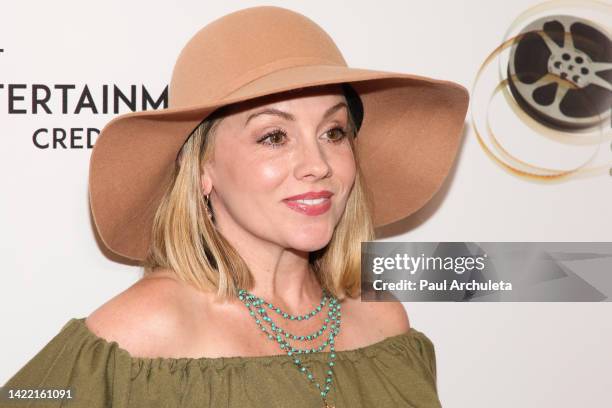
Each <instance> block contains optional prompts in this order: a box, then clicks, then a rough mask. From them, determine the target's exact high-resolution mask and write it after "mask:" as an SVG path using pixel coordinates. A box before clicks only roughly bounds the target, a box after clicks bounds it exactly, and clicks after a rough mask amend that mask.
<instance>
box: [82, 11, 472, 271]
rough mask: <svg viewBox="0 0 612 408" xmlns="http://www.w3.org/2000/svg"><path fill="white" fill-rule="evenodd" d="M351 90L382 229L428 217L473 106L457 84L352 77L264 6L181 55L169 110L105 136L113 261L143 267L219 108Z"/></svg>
mask: <svg viewBox="0 0 612 408" xmlns="http://www.w3.org/2000/svg"><path fill="white" fill-rule="evenodd" d="M325 84H349V85H350V86H351V87H352V89H354V90H355V91H356V93H357V94H358V96H359V97H360V99H361V103H362V106H363V117H362V122H361V127H360V129H359V133H358V137H357V138H356V139H355V145H356V149H357V150H358V154H359V156H360V163H361V169H362V172H363V175H364V181H365V184H366V186H367V188H368V190H370V192H371V194H372V198H373V201H374V208H373V209H372V211H373V213H372V217H373V220H374V224H375V226H376V227H379V226H382V225H386V224H389V223H391V222H394V221H397V220H399V219H401V218H404V217H406V216H408V215H410V214H412V213H413V212H415V211H416V210H418V209H419V208H421V207H422V206H423V205H425V203H427V201H429V199H430V198H431V197H432V196H433V195H434V193H435V192H436V191H437V190H438V189H439V188H440V186H441V184H442V182H443V181H444V178H445V177H446V175H447V174H448V172H449V169H450V167H451V165H452V163H453V161H454V158H455V156H456V153H457V149H458V146H459V141H460V135H461V131H462V128H463V121H464V118H465V114H466V111H467V106H468V101H469V96H468V92H467V90H466V89H465V88H464V87H463V86H461V85H459V84H456V83H454V82H450V81H442V80H436V79H432V78H427V77H423V76H418V75H410V74H404V73H395V72H385V71H375V70H368V69H359V68H349V67H348V66H347V63H346V62H345V60H344V57H343V56H342V54H341V52H340V50H339V49H338V47H337V46H336V44H335V43H334V41H333V40H332V39H331V37H330V36H329V35H328V34H327V33H326V32H325V31H324V30H323V29H322V28H321V27H320V26H319V25H317V24H316V23H314V22H313V21H312V20H310V19H309V18H307V17H306V16H304V15H302V14H299V13H296V12H294V11H291V10H288V9H285V8H282V7H276V6H260V7H251V8H247V9H242V10H239V11H236V12H233V13H230V14H227V15H225V16H223V17H220V18H218V19H216V20H214V21H213V22H211V23H209V24H208V25H206V26H205V27H203V28H202V29H200V30H199V31H198V32H197V33H195V35H194V36H193V37H192V38H191V39H190V40H189V41H188V42H187V44H186V45H185V47H184V48H183V50H182V51H181V52H180V54H179V56H178V59H177V61H176V64H175V66H174V70H173V72H172V79H171V82H170V87H169V108H168V109H159V110H150V111H140V112H130V113H127V114H123V115H120V116H117V117H115V118H114V119H112V120H111V121H110V122H108V123H107V124H106V126H104V128H103V129H102V131H101V133H100V135H99V136H98V138H97V141H96V144H95V146H94V148H93V151H92V153H91V159H90V168H89V195H90V205H91V211H92V214H93V219H94V223H95V225H96V228H97V229H98V232H99V235H100V237H101V239H102V241H103V242H104V244H105V245H106V246H107V247H108V248H109V249H110V250H111V251H113V252H115V253H117V254H119V255H121V256H123V257H126V258H129V259H133V260H143V259H144V257H145V254H146V252H147V249H148V247H149V243H150V234H151V227H152V221H153V216H154V214H155V211H156V210H157V207H158V204H159V202H160V199H161V196H162V193H163V192H164V189H165V187H166V185H167V183H168V182H169V180H170V175H171V173H172V169H173V166H174V165H175V160H176V157H177V153H178V151H179V149H180V148H181V147H182V145H183V143H184V142H185V140H186V139H187V138H188V137H189V136H190V134H191V132H192V131H193V130H194V129H195V128H196V127H197V126H198V125H199V124H200V122H201V121H202V120H204V119H205V118H206V117H207V116H208V115H210V114H211V113H212V112H213V111H214V110H216V109H217V108H219V107H221V106H224V105H228V104H231V103H235V102H240V101H245V100H248V99H252V98H255V97H258V96H264V95H268V94H273V93H277V92H282V91H287V90H292V89H296V88H302V87H309V86H316V85H325Z"/></svg>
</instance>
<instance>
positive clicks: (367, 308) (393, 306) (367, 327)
mask: <svg viewBox="0 0 612 408" xmlns="http://www.w3.org/2000/svg"><path fill="white" fill-rule="evenodd" d="M347 303H348V305H347V306H349V307H350V308H351V309H352V313H351V315H353V317H351V320H352V321H353V322H354V324H355V326H357V327H359V328H361V329H362V333H363V332H364V331H367V332H368V333H369V334H370V336H369V340H370V342H376V341H380V340H383V339H385V338H387V337H391V336H396V335H398V334H403V333H406V332H407V331H409V330H410V320H409V318H408V313H407V312H406V308H405V307H404V305H403V304H402V303H401V302H399V301H392V302H363V301H361V299H359V298H356V299H350V300H348V302H347ZM355 315H357V316H358V318H355Z"/></svg>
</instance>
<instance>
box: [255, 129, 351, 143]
mask: <svg viewBox="0 0 612 408" xmlns="http://www.w3.org/2000/svg"><path fill="white" fill-rule="evenodd" d="M325 133H326V134H328V135H330V134H331V135H333V134H335V136H331V137H329V136H328V138H329V141H330V142H331V143H340V142H342V141H343V140H344V139H345V138H346V133H347V132H346V130H344V129H343V128H341V127H340V126H336V127H335V128H333V129H330V130H328V131H327V132H325ZM285 137H287V132H285V131H284V130H280V129H276V130H273V131H271V132H269V133H266V134H265V135H264V136H263V137H262V138H260V139H259V140H258V141H257V143H260V144H263V145H268V146H270V147H272V148H276V147H279V146H281V145H283V144H284V142H283V138H285Z"/></svg>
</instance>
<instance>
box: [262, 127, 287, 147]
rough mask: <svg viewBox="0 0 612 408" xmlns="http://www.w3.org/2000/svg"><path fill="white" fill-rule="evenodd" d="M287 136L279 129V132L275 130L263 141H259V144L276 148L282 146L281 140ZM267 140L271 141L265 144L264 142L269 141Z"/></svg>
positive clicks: (267, 134) (266, 135) (263, 138)
mask: <svg viewBox="0 0 612 408" xmlns="http://www.w3.org/2000/svg"><path fill="white" fill-rule="evenodd" d="M286 136H287V133H286V132H285V131H283V130H280V129H277V130H273V131H272V132H269V133H266V134H265V136H264V137H262V138H261V139H259V140H258V141H257V143H261V144H264V145H269V146H271V147H273V148H275V147H278V146H280V145H281V144H282V143H281V139H282V138H283V137H286ZM267 139H270V140H271V141H270V142H265V141H264V140H267Z"/></svg>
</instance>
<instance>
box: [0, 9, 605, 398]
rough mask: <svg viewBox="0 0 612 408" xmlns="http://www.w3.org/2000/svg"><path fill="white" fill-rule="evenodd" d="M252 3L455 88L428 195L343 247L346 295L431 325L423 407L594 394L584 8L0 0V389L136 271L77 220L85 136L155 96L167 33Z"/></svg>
mask: <svg viewBox="0 0 612 408" xmlns="http://www.w3.org/2000/svg"><path fill="white" fill-rule="evenodd" d="M259 5H276V6H280V7H285V8H288V9H291V10H294V11H296V12H299V13H301V14H304V15H306V16H307V17H309V18H310V19H312V20H313V21H315V22H316V23H317V24H319V25H320V26H321V27H322V28H323V29H324V30H326V31H327V32H328V33H329V34H330V36H331V37H332V38H333V39H334V41H335V43H336V45H337V46H338V48H339V49H340V50H341V51H342V53H343V55H344V57H345V58H346V60H347V63H348V65H349V66H351V67H363V68H368V69H377V70H382V71H392V72H403V73H411V74H417V75H423V76H427V77H431V78H436V79H445V80H450V81H454V82H457V83H459V84H461V85H463V86H464V87H466V88H467V89H468V90H469V94H470V105H469V108H468V112H467V116H466V118H465V123H464V129H463V132H462V135H461V142H460V147H459V153H458V155H457V158H456V160H455V161H454V163H453V165H452V168H451V171H450V174H449V175H448V177H447V178H446V179H445V180H444V183H443V185H442V187H441V188H440V190H439V191H437V193H436V194H435V195H434V196H433V197H432V198H431V199H430V200H429V201H428V202H427V204H426V205H425V207H423V208H422V209H420V210H419V211H417V212H416V213H415V214H413V215H411V216H410V217H407V218H405V219H402V220H399V221H397V222H394V223H393V224H390V225H386V226H384V227H381V228H379V229H377V230H376V233H377V239H376V240H375V241H370V242H363V243H362V258H361V268H362V270H361V272H362V274H361V278H362V289H363V295H362V300H363V301H401V302H403V305H404V307H405V309H406V311H407V313H408V316H409V318H410V324H411V325H412V326H413V327H415V328H417V329H418V330H420V331H422V332H424V333H426V334H427V335H428V337H429V338H430V339H431V340H432V342H433V344H434V345H435V350H436V358H437V360H436V361H437V386H438V393H439V396H440V401H441V403H442V406H444V407H482V408H485V407H486V408H490V407H496V408H497V407H500V408H501V407H508V408H510V407H518V406H520V407H538V408H540V407H555V408H559V407H568V408H569V407H576V406H580V407H588V408H591V407H592V408H596V407H597V408H599V407H601V408H603V407H610V406H612V394H611V392H610V390H611V389H612V353H611V352H610V344H612V306H610V305H611V303H609V302H610V301H611V300H612V130H611V129H612V116H611V106H612V27H611V23H612V3H611V2H604V1H561V0H559V1H528V0H520V1H513V2H502V1H484V0H469V1H450V0H448V1H429V2H424V1H422V2H417V1H390V0H383V1H377V2H369V1H325V2H323V1H308V2H307V1H282V2H281V1H273V2H266V3H265V4H263V3H260V2H257V1H223V2H222V1H192V0H182V1H176V2H160V1H149V2H144V1H133V2H119V1H115V0H113V1H105V2H77V1H57V2H43V1H33V2H9V3H6V4H3V6H2V12H1V13H0V136H1V137H0V143H1V146H0V181H1V186H2V192H1V200H0V228H1V231H2V233H1V234H0V255H1V257H2V260H3V266H2V284H1V285H0V310H1V312H0V313H1V317H2V322H3V325H4V327H3V329H2V333H3V335H2V340H1V341H2V353H0V384H2V383H4V382H5V381H6V380H8V378H10V376H11V375H12V374H14V373H15V372H16V371H17V370H18V369H19V368H20V367H22V366H23V365H24V364H25V363H26V362H27V361H28V360H29V359H30V358H32V357H33V356H34V355H35V354H36V353H37V352H38V351H39V350H40V349H41V348H42V347H43V346H44V345H45V344H47V342H48V341H49V339H50V338H51V337H52V336H53V335H55V334H56V333H57V332H58V331H59V329H60V328H61V327H62V325H63V324H64V323H65V322H67V321H68V320H69V319H70V318H73V317H85V316H87V315H89V314H90V313H91V312H92V311H93V310H95V309H96V308H97V307H99V306H100V305H102V304H104V303H105V302H107V301H108V300H109V299H110V298H112V297H113V296H115V295H117V294H119V293H121V292H122V291H123V290H125V289H126V288H127V287H129V286H130V285H131V284H133V283H134V282H136V281H137V280H139V279H140V278H141V276H142V272H143V271H142V267H141V266H139V265H138V264H137V263H135V262H129V261H127V260H125V259H119V258H117V257H116V256H115V255H114V254H113V253H112V252H111V251H109V250H107V249H106V248H105V247H104V244H103V242H102V241H101V239H100V237H99V236H98V235H97V233H96V231H95V226H94V223H93V219H92V216H91V212H90V209H89V201H88V172H89V158H90V155H91V151H92V148H93V147H94V146H95V144H96V139H97V137H98V136H99V134H100V131H101V129H102V128H103V127H104V126H105V124H107V123H108V122H109V121H110V120H112V119H113V118H114V117H116V116H118V115H120V114H124V113H128V112H133V111H141V110H157V109H166V108H168V107H169V92H168V90H169V81H170V78H171V75H172V69H173V66H174V63H175V62H176V60H177V57H178V53H179V51H180V50H181V49H182V48H183V46H184V45H185V43H186V42H187V40H189V39H190V38H191V37H192V36H193V34H194V33H195V32H197V31H198V30H199V29H200V28H202V27H203V26H205V25H206V24H208V23H209V22H211V21H213V20H215V19H217V18H219V17H221V16H223V15H226V14H228V13H231V12H233V11H236V10H240V9H243V8H247V7H252V6H259ZM227 46H228V47H229V46H231V44H228V45H227ZM366 115H367V112H366ZM431 160H436V158H435V157H432V159H431ZM406 386H407V387H409V386H410V384H407V385H406Z"/></svg>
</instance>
